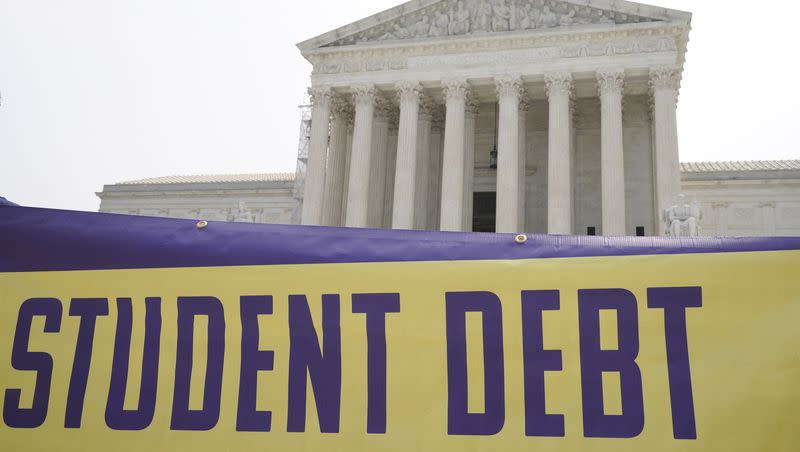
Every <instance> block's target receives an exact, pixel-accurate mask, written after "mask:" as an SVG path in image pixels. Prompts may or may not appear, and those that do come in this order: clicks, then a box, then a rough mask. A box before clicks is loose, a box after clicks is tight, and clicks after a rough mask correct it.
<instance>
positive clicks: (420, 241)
mask: <svg viewBox="0 0 800 452" xmlns="http://www.w3.org/2000/svg"><path fill="white" fill-rule="evenodd" d="M514 237H515V236H514V235H513V234H475V233H447V232H425V231H387V230H374V229H344V228H327V227H312V226H284V225H263V224H243V223H225V222H209V223H208V226H207V227H205V228H203V229H198V228H197V221H196V220H175V219H168V218H153V217H138V216H128V215H111V214H99V213H90V212H71V211H61V210H50V209H35V208H27V207H14V206H2V207H0V272H25V271H64V270H105V269H133V268H178V267H218V266H234V265H285V264H319V263H354V262H409V261H448V260H453V261H457V260H498V259H536V258H564V257H591V256H630V255H655V254H691V253H726V252H744V251H777V250H797V249H800V238H725V239H720V238H697V239H668V238H660V237H613V238H612V237H582V236H544V235H529V236H528V241H527V243H525V244H522V245H520V244H517V243H516V242H515V240H514Z"/></svg>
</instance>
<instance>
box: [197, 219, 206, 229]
mask: <svg viewBox="0 0 800 452" xmlns="http://www.w3.org/2000/svg"><path fill="white" fill-rule="evenodd" d="M206 226H208V221H206V220H200V221H198V222H197V229H205V227H206Z"/></svg>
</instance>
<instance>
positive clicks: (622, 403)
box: [0, 251, 800, 452]
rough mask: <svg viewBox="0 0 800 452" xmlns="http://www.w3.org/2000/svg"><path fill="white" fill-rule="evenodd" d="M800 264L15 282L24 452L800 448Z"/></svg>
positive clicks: (1, 442)
mask: <svg viewBox="0 0 800 452" xmlns="http://www.w3.org/2000/svg"><path fill="white" fill-rule="evenodd" d="M798 271H800V252H798V251H775V252H750V253H725V254H693V255H663V256H659V255H654V256H620V257H597V258H569V259H566V258H565V259H559V258H556V259H532V260H513V261H512V260H509V261H460V262H423V263H417V262H407V263H367V264H320V265H280V266H248V267H219V268H182V269H154V270H153V269H151V270H147V269H144V270H104V271H71V272H34V273H0V390H2V391H3V423H2V425H0V448H1V449H2V450H8V451H19V450H26V451H33V450H42V451H44V450H58V451H107V450H114V451H142V450H148V451H172V450H187V451H189V450H191V451H221V450H230V451H243V450H282V451H283V450H286V451H288V450H309V451H311V450H314V451H317V450H318V451H323V450H324V451H339V450H340V451H353V450H369V451H410V450H414V451H442V450H445V451H450V450H452V451H464V450H467V451H495V450H538V451H615V452H619V451H643V450H648V451H673V450H697V451H701V450H702V451H726V452H729V451H756V450H768V451H771V452H777V451H795V450H798V444H799V442H800V429H798V428H797V427H798V422H797V418H796V410H797V407H798V406H800V345H798V344H800V327H798V325H800V278H798V277H797V274H798Z"/></svg>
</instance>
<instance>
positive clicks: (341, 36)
mask: <svg viewBox="0 0 800 452" xmlns="http://www.w3.org/2000/svg"><path fill="white" fill-rule="evenodd" d="M690 20H691V14H690V13H685V12H682V11H675V10H671V9H666V8H661V7H655V6H648V5H642V4H639V3H633V2H627V1H621V0H413V1H410V2H407V3H404V4H402V5H399V6H397V7H395V8H392V9H389V10H386V11H384V12H381V13H378V14H375V15H374V16H370V17H368V18H366V19H363V20H360V21H358V22H355V23H352V24H350V25H347V26H344V27H341V28H338V29H336V30H333V31H331V32H328V33H325V34H323V35H321V36H318V37H316V38H312V39H309V40H308V41H305V42H302V43H300V44H298V47H299V48H300V49H301V50H302V51H307V50H312V49H315V48H321V47H341V46H350V45H355V44H360V43H380V42H402V41H407V40H425V39H442V38H448V37H459V36H471V35H480V34H497V33H511V32H520V31H527V30H547V29H557V28H560V27H562V28H563V27H573V28H577V27H598V26H603V25H606V26H613V25H623V24H633V23H645V22H672V21H679V22H683V23H687V24H688V23H689V21H690Z"/></svg>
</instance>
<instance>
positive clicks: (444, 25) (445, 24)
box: [430, 11, 450, 37]
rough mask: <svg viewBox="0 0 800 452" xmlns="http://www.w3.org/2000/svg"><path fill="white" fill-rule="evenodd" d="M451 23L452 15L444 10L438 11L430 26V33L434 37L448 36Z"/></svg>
mask: <svg viewBox="0 0 800 452" xmlns="http://www.w3.org/2000/svg"><path fill="white" fill-rule="evenodd" d="M449 25H450V17H448V16H447V14H445V13H444V11H438V12H437V13H436V14H435V16H434V18H433V23H432V24H431V28H430V35H431V36H434V37H438V36H447V32H448V28H449Z"/></svg>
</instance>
